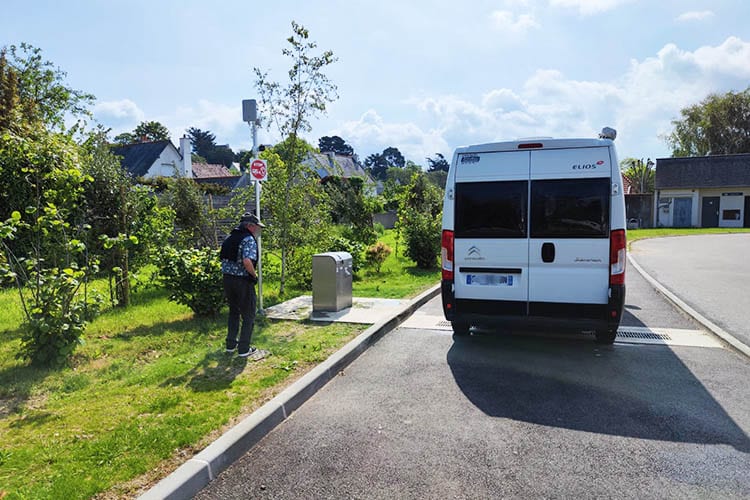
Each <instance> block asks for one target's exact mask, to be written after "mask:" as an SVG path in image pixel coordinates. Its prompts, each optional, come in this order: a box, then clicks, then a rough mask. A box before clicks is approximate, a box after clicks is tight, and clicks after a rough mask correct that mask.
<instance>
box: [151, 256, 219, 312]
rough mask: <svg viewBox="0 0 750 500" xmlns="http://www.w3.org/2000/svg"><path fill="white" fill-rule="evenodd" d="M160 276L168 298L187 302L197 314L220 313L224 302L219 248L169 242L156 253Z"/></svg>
mask: <svg viewBox="0 0 750 500" xmlns="http://www.w3.org/2000/svg"><path fill="white" fill-rule="evenodd" d="M156 260H157V262H156V265H157V266H158V268H159V279H160V280H161V282H162V283H163V284H164V286H165V287H166V288H167V290H168V291H169V293H170V295H169V299H170V300H172V301H174V302H177V303H178V304H183V305H186V306H188V307H189V308H190V309H192V311H193V312H194V313H195V314H196V315H197V316H213V315H216V314H218V312H219V311H220V310H221V307H222V306H223V305H224V290H223V287H222V284H221V283H222V275H221V263H220V261H219V252H218V250H215V249H212V248H209V247H204V248H187V249H184V250H177V249H175V248H173V247H170V246H167V247H165V248H164V249H163V250H162V252H160V253H159V254H158V255H157V257H156Z"/></svg>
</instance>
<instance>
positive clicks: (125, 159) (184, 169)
mask: <svg viewBox="0 0 750 500" xmlns="http://www.w3.org/2000/svg"><path fill="white" fill-rule="evenodd" d="M112 153H113V154H114V155H116V156H120V157H121V158H122V159H121V160H120V164H121V165H122V166H123V168H125V169H126V170H127V171H128V173H129V174H130V175H132V176H133V177H135V178H139V177H143V178H146V179H148V178H151V177H175V176H180V177H191V178H192V177H193V165H192V159H191V157H190V154H191V146H190V139H189V138H188V137H183V138H181V139H180V149H179V150H178V149H177V148H176V147H175V146H174V144H172V141H169V140H165V141H155V142H139V143H135V144H127V145H124V146H115V147H113V148H112Z"/></svg>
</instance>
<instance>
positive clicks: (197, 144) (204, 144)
mask: <svg viewBox="0 0 750 500" xmlns="http://www.w3.org/2000/svg"><path fill="white" fill-rule="evenodd" d="M187 135H188V137H190V142H191V143H192V144H193V153H196V154H197V155H199V156H202V157H203V158H206V155H207V154H208V153H209V152H210V151H213V150H214V149H215V148H216V136H215V135H214V134H212V133H211V132H209V131H208V130H201V129H199V128H195V127H190V128H189V129H187Z"/></svg>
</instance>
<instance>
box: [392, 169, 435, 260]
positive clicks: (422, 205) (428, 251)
mask: <svg viewBox="0 0 750 500" xmlns="http://www.w3.org/2000/svg"><path fill="white" fill-rule="evenodd" d="M441 219H442V196H441V193H440V190H439V189H438V188H437V187H435V186H434V185H433V184H431V183H430V182H429V181H428V180H427V178H426V176H425V174H424V173H418V174H415V175H414V176H412V180H411V183H410V184H409V185H408V186H407V188H406V189H405V190H404V191H403V193H401V195H400V199H399V211H398V222H397V223H396V227H397V229H398V231H399V232H400V234H402V235H403V236H404V239H405V241H406V252H405V253H406V256H407V257H409V258H410V259H412V260H413V261H414V262H416V263H417V267H419V268H422V269H431V268H433V267H435V266H436V265H437V256H438V255H439V254H440V229H441Z"/></svg>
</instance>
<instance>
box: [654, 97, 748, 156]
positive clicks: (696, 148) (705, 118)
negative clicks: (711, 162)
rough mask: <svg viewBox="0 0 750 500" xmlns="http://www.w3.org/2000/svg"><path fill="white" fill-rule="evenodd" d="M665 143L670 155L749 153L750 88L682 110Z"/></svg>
mask: <svg viewBox="0 0 750 500" xmlns="http://www.w3.org/2000/svg"><path fill="white" fill-rule="evenodd" d="M680 113H681V115H682V119H680V120H674V121H672V125H673V126H674V130H673V131H672V133H670V134H669V135H668V136H667V138H666V141H667V143H668V144H669V145H670V146H671V147H672V156H704V155H721V154H736V153H750V87H748V88H747V89H745V90H744V91H742V92H727V93H726V94H723V95H720V94H711V95H709V96H708V97H706V98H705V99H704V100H703V101H701V102H700V103H699V104H695V105H693V106H689V107H687V108H684V109H683V110H682V111H681V112H680Z"/></svg>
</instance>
